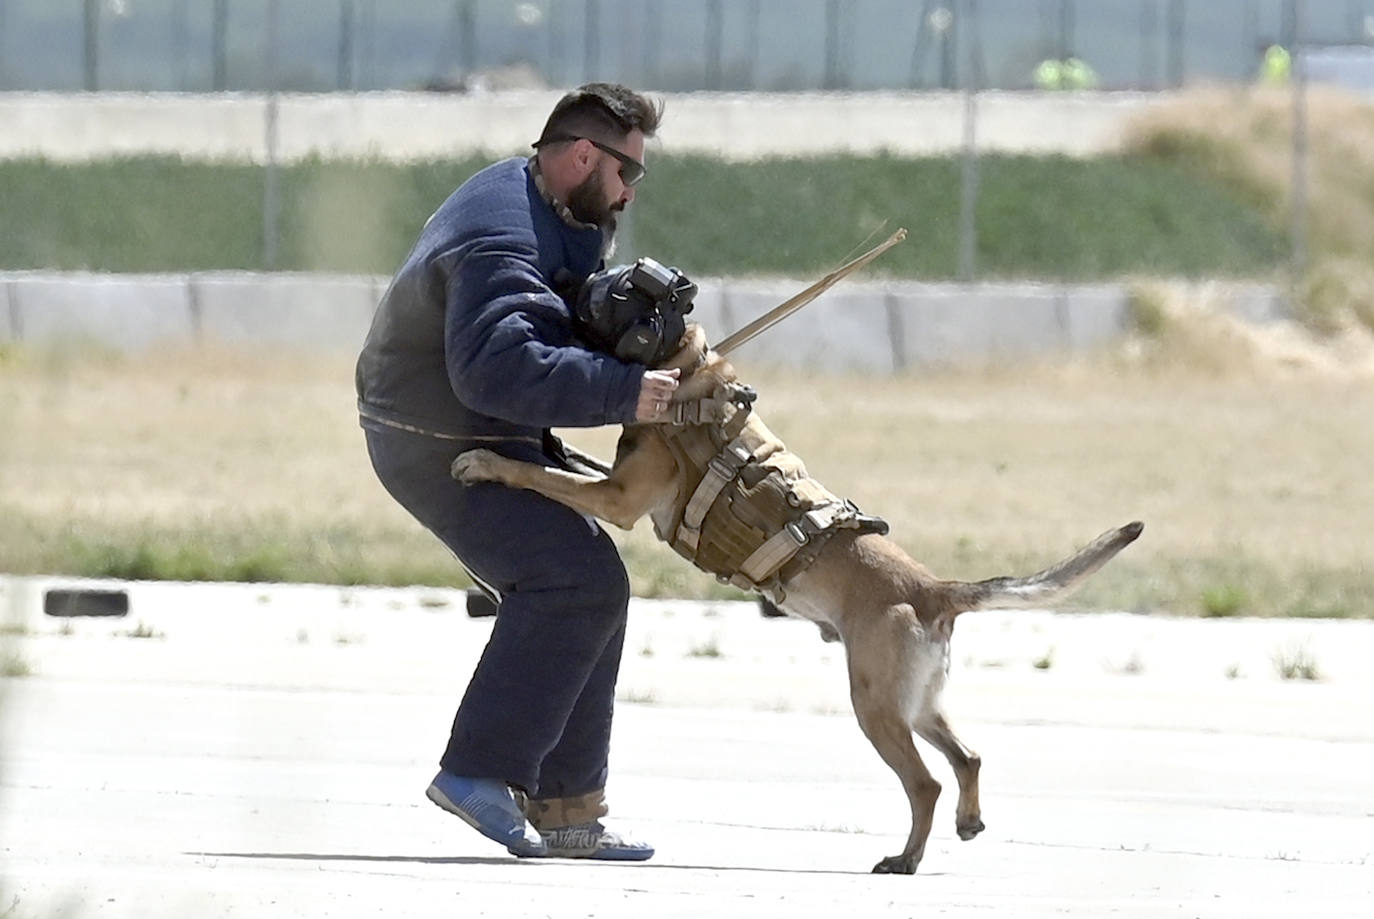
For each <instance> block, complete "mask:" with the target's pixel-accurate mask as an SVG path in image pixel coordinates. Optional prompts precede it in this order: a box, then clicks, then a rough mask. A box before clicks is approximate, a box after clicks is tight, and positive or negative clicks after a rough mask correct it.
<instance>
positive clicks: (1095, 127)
mask: <svg viewBox="0 0 1374 919" xmlns="http://www.w3.org/2000/svg"><path fill="white" fill-rule="evenodd" d="M558 96H559V93H557V92H542V91H541V92H536V91H511V92H501V93H484V94H473V95H453V94H449V95H441V94H435V93H403V92H387V93H356V94H331V95H283V96H281V97H279V99H278V103H277V141H276V151H277V153H276V155H277V157H278V158H279V159H280V160H283V161H291V160H296V159H300V158H302V157H306V156H310V155H312V154H317V155H320V156H324V157H374V156H375V157H380V158H385V159H395V160H413V159H424V158H435V157H443V156H452V155H461V154H465V153H470V152H487V153H492V154H505V153H510V152H513V151H517V150H528V148H529V143H530V142H531V141H532V140H534V138H535V137H536V136H537V135H538V133H539V129H540V128H541V127H542V126H543V124H544V120H545V119H546V118H547V117H548V113H549V111H550V110H551V109H552V108H553V104H554V102H555V101H557V99H558ZM663 98H664V101H665V103H666V105H667V110H666V112H667V114H666V116H665V118H664V121H663V127H662V130H661V131H660V132H659V137H658V139H657V140H656V141H654V142H653V145H652V146H651V148H650V149H651V155H652V150H653V149H655V148H657V149H661V150H664V151H670V152H673V153H686V152H693V153H705V154H711V155H715V156H721V157H726V158H733V159H748V158H755V157H760V156H768V155H786V156H809V155H818V154H824V153H833V152H841V151H852V152H858V153H872V152H877V151H880V150H887V151H890V152H893V153H898V154H908V155H930V154H938V153H947V152H949V151H952V150H958V149H960V146H961V144H962V142H963V136H964V97H963V96H962V95H959V94H957V93H948V92H921V93H915V92H911V93H888V92H866V93H792V94H776V95H775V94H768V95H752V94H736V93H684V94H667V95H664V96H663ZM1169 98H1170V97H1169V95H1168V94H1158V93H1151V94H1142V93H1083V94H1075V93H1049V94H1038V93H985V94H982V95H980V96H979V97H978V103H977V109H976V111H977V122H976V124H977V142H978V146H979V148H980V149H983V150H996V151H1007V152H1031V153H1064V154H1068V155H1073V156H1088V155H1093V154H1096V153H1101V152H1103V151H1107V150H1112V149H1115V148H1116V147H1117V145H1118V143H1119V141H1120V138H1121V135H1122V131H1123V129H1124V127H1125V125H1126V124H1127V122H1128V121H1129V120H1130V119H1131V118H1132V117H1134V116H1136V115H1137V114H1139V113H1140V112H1142V111H1144V110H1146V109H1147V108H1149V107H1151V106H1155V105H1159V104H1161V103H1162V102H1165V101H1168V99H1169ZM267 110H268V100H267V97H265V96H262V95H249V94H225V95H211V96H193V95H184V94H176V93H146V94H145V93H93V94H80V93H78V94H63V93H0V125H3V126H4V127H3V129H0V159H3V158H13V157H18V156H46V157H49V158H51V159H57V160H83V159H95V158H100V157H107V156H111V155H116V154H135V153H165V154H173V155H183V156H189V157H194V158H200V159H217V160H236V161H250V162H258V163H260V162H264V161H265V160H266V158H267V127H266V125H267Z"/></svg>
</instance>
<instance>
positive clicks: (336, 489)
mask: <svg viewBox="0 0 1374 919" xmlns="http://www.w3.org/2000/svg"><path fill="white" fill-rule="evenodd" d="M1164 313H1165V314H1166V315H1167V317H1168V318H1167V320H1166V321H1164V323H1163V326H1162V328H1161V329H1159V330H1157V334H1156V336H1155V337H1154V338H1152V339H1148V340H1140V341H1136V342H1133V343H1129V344H1128V345H1127V346H1124V347H1122V348H1121V349H1118V350H1117V351H1114V352H1112V353H1110V354H1103V355H1099V356H1096V357H1094V358H1091V359H1084V360H1077V361H1071V362H1068V363H1064V362H1059V363H1057V364H1055V365H1053V366H1050V365H1044V366H1033V365H1025V366H1020V367H1012V368H1001V369H999V370H994V371H980V372H973V371H967V372H959V373H942V374H939V375H928V374H917V373H914V374H911V375H907V376H901V377H881V378H873V377H858V376H855V377H846V378H826V379H824V380H820V381H815V380H807V379H804V378H802V377H801V376H799V375H796V374H789V373H782V372H765V371H762V370H752V369H751V368H747V367H746V368H741V369H742V371H743V373H744V375H745V377H746V378H747V379H748V380H749V382H751V383H753V384H755V385H756V387H757V388H758V389H759V391H760V393H761V397H760V401H759V405H758V407H759V410H760V411H761V412H762V413H763V415H764V417H765V418H766V419H767V421H768V424H769V426H770V427H772V428H773V430H774V431H776V432H777V433H778V434H779V435H780V436H782V437H783V438H784V439H785V440H786V441H787V442H788V444H789V446H791V447H792V448H793V449H794V450H796V451H797V452H798V453H799V454H800V455H802V456H803V457H805V459H806V461H807V464H808V467H809V468H810V470H811V471H812V473H813V474H815V475H816V476H817V477H818V478H820V479H821V480H822V481H824V482H825V483H826V484H827V485H828V486H829V487H830V488H831V489H832V490H834V491H836V492H837V493H839V494H841V495H844V496H846V497H849V498H852V499H853V500H854V501H856V502H857V503H858V504H859V505H860V507H862V508H863V509H865V510H866V511H869V512H872V513H877V514H881V515H882V516H884V517H886V518H887V519H888V521H889V522H890V523H891V524H892V530H893V536H894V538H896V539H897V540H898V541H899V542H900V543H901V544H903V545H904V546H905V547H906V548H907V549H908V550H909V551H911V552H912V553H913V554H914V555H916V556H917V557H918V558H921V559H923V560H925V561H926V562H927V563H928V564H930V566H931V567H932V568H933V569H934V570H935V571H936V572H937V573H940V574H943V575H947V576H953V577H986V576H991V575H996V574H1001V573H1005V572H1007V571H1009V570H1022V569H1028V568H1032V567H1038V566H1040V565H1042V564H1044V563H1046V562H1049V561H1052V560H1054V559H1056V558H1058V557H1060V556H1062V555H1063V554H1065V553H1067V552H1068V551H1069V550H1070V549H1072V548H1074V547H1075V546H1077V545H1080V544H1081V543H1082V542H1084V541H1086V540H1087V539H1089V538H1090V537H1092V536H1094V535H1096V534H1097V533H1098V532H1099V531H1101V530H1103V529H1106V528H1107V527H1109V526H1113V525H1116V524H1119V523H1124V522H1125V521H1127V520H1130V519H1134V518H1140V519H1142V520H1144V521H1145V522H1146V530H1145V535H1144V537H1143V538H1142V539H1141V541H1140V542H1139V543H1138V544H1136V545H1134V546H1132V547H1131V548H1130V549H1129V550H1128V551H1127V552H1126V553H1125V554H1124V555H1123V556H1122V557H1121V558H1120V559H1118V560H1117V561H1116V562H1114V563H1113V564H1112V565H1111V566H1109V567H1108V568H1107V569H1106V570H1104V571H1103V572H1102V574H1101V575H1099V576H1098V578H1097V579H1096V580H1094V581H1093V582H1092V584H1090V585H1089V587H1088V588H1087V589H1086V590H1085V592H1084V593H1083V594H1082V595H1081V602H1082V603H1083V604H1085V605H1092V606H1109V607H1113V608H1126V609H1142V610H1153V609H1169V610H1175V611H1179V612H1186V613H1201V612H1205V611H1206V610H1207V602H1208V601H1207V598H1208V597H1215V596H1218V595H1220V594H1227V595H1229V596H1238V597H1243V598H1244V600H1245V605H1243V606H1241V607H1240V608H1238V609H1234V610H1229V611H1228V612H1229V613H1234V614H1235V615H1252V614H1264V615H1273V614H1297V615H1358V616H1368V615H1371V614H1374V570H1371V568H1370V566H1369V560H1370V559H1371V558H1374V536H1371V534H1374V476H1371V475H1370V474H1369V457H1370V456H1374V424H1371V423H1370V419H1371V418H1374V372H1372V371H1371V370H1370V366H1371V365H1370V363H1369V357H1368V356H1369V354H1372V353H1374V348H1371V347H1369V346H1368V345H1367V344H1366V345H1365V346H1364V347H1363V348H1362V349H1361V348H1358V347H1357V346H1356V345H1355V344H1351V345H1350V347H1351V348H1352V349H1354V350H1356V351H1358V352H1359V353H1358V359H1356V358H1354V357H1351V356H1349V355H1347V356H1345V357H1342V356H1340V355H1339V354H1337V353H1336V352H1334V351H1333V349H1332V348H1331V347H1330V346H1319V345H1318V344H1315V343H1314V342H1312V341H1311V340H1308V339H1305V338H1303V337H1302V336H1301V335H1297V334H1296V333H1293V332H1291V331H1289V332H1284V333H1282V334H1279V333H1275V332H1271V333H1264V334H1261V333H1257V332H1255V331H1254V330H1253V329H1247V328H1246V327H1242V326H1239V325H1237V324H1235V323H1231V322H1228V321H1226V320H1222V319H1219V318H1217V317H1215V316H1212V315H1211V314H1208V313H1205V312H1202V311H1197V310H1192V311H1190V310H1189V309H1188V308H1184V307H1177V306H1173V305H1166V306H1165V307H1164ZM1285 336H1286V338H1285ZM1209 353H1211V354H1212V355H1213V357H1214V359H1213V360H1210V361H1200V360H1199V359H1198V355H1202V354H1209ZM0 430H4V431H5V432H6V433H5V437H4V439H3V441H0V513H3V514H4V515H5V517H6V519H7V525H6V526H5V527H4V528H3V530H0V570H8V571H18V572H25V571H53V570H71V568H72V567H74V566H78V563H79V562H80V561H81V560H80V559H74V558H73V557H72V556H71V554H70V553H71V551H72V550H71V549H70V546H72V545H86V546H89V545H90V544H92V543H93V542H100V541H101V540H104V541H105V542H106V543H113V544H118V543H121V542H129V541H138V540H150V539H154V538H165V537H167V534H171V537H170V538H181V539H193V540H196V541H199V542H200V543H202V544H203V545H205V546H208V547H209V551H211V552H214V553H219V554H220V555H221V556H223V555H233V554H234V553H242V552H246V551H252V550H253V548H254V547H255V546H259V545H261V544H271V545H274V546H280V547H281V551H282V552H283V553H286V554H287V555H290V556H291V557H293V558H297V557H299V558H304V559H306V560H307V562H306V568H305V570H306V572H307V574H306V575H305V576H306V577H308V578H311V579H320V580H337V581H341V582H350V581H359V580H361V581H390V582H395V581H398V580H399V581H406V580H407V579H413V580H414V581H416V582H429V583H433V582H435V581H436V580H442V579H444V578H448V577H453V578H455V579H456V578H457V575H456V566H454V565H453V563H452V562H451V561H450V560H449V558H448V557H447V554H446V552H445V550H444V549H443V548H442V547H441V546H439V544H438V543H437V541H435V540H433V539H432V538H431V537H430V536H429V535H428V534H426V533H425V532H423V531H422V530H421V529H420V528H419V527H418V526H417V525H415V524H414V523H413V522H411V521H410V519H409V518H408V517H407V516H406V515H405V514H404V512H402V511H401V510H400V509H399V508H397V507H396V506H395V505H394V504H393V503H392V502H391V501H390V499H389V498H388V497H387V496H386V494H385V493H384V492H383V491H382V489H381V487H380V486H379V485H378V484H377V482H376V481H375V479H374V478H373V476H372V474H371V471H370V469H369V468H368V464H367V459H366V456H365V453H364V449H363V444H362V437H361V433H360V431H359V430H358V427H357V422H356V418H355V414H354V407H353V395H352V388H351V362H350V361H348V360H342V359H304V358H301V357H300V356H299V355H271V354H254V355H251V356H249V355H243V354H227V353H220V354H217V353H194V354H193V353H183V354H162V355H158V356H157V357H156V358H150V359H148V360H141V361H130V360H127V359H121V358H117V357H113V356H109V355H105V356H102V355H100V354H92V353H89V352H84V353H81V354H67V355H62V354H28V353H21V354H11V355H10V356H9V357H8V358H7V359H0ZM615 433H616V432H615V431H614V430H611V429H607V430H599V431H581V432H565V434H567V435H568V437H569V439H570V440H572V441H573V442H574V443H577V444H579V445H581V446H583V447H584V448H589V449H591V450H593V451H594V452H597V453H598V454H600V455H610V454H611V452H612V450H613V443H614V437H615ZM150 534H152V535H150ZM620 540H621V543H622V546H623V547H624V549H625V551H626V554H627V557H628V559H629V561H630V566H631V570H632V573H633V575H634V581H635V588H636V591H637V592H638V593H640V594H641V595H676V596H702V595H711V594H715V595H719V594H720V592H721V591H722V590H723V588H720V587H718V586H717V585H716V584H715V583H714V581H713V580H712V579H710V578H709V577H707V576H706V575H703V574H700V573H698V572H696V571H695V570H693V569H692V568H690V566H688V565H687V564H686V563H685V562H683V561H681V560H680V559H678V558H677V557H676V556H673V555H672V554H671V553H669V552H668V551H667V550H666V549H664V548H663V547H662V546H661V545H659V544H658V543H656V542H655V541H654V539H653V536H652V532H651V530H650V528H649V527H648V525H647V524H646V523H641V524H640V526H639V527H638V528H637V529H636V530H635V531H633V532H632V533H629V534H624V535H623V536H621V537H620ZM291 570H295V569H291Z"/></svg>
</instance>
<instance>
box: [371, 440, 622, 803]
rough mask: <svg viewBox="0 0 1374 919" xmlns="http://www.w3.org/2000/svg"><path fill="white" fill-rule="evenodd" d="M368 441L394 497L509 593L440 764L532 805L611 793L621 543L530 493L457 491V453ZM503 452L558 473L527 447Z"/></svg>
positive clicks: (422, 443)
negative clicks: (499, 784)
mask: <svg viewBox="0 0 1374 919" xmlns="http://www.w3.org/2000/svg"><path fill="white" fill-rule="evenodd" d="M365 433H366V435H367V448H368V454H369V456H370V457H371V459H372V467H373V469H374V470H375V471H376V473H377V477H378V478H379V479H380V480H381V482H382V485H383V486H384V487H385V488H386V490H387V491H388V492H389V493H390V494H391V496H392V497H393V498H395V499H396V501H397V502H399V503H400V505H401V506H402V507H404V508H405V509H406V510H407V511H409V512H410V514H411V515H412V516H414V517H415V518H416V519H417V520H419V521H420V523H422V524H424V526H425V527H427V528H428V529H429V530H430V531H431V532H433V533H434V534H435V535H436V536H438V537H439V539H440V540H442V541H443V543H444V544H445V545H446V546H448V548H449V549H450V550H452V552H453V554H454V555H456V556H457V557H458V559H459V560H460V561H461V562H462V563H463V565H464V566H466V567H467V568H468V569H469V570H470V571H471V572H472V573H473V574H475V575H476V576H477V577H479V578H481V579H482V580H483V581H485V582H486V583H487V584H489V585H490V586H492V587H494V588H495V589H496V590H497V591H498V592H499V593H500V595H501V604H500V609H499V612H498V613H497V616H496V619H495V622H494V624H493V626H492V631H491V636H490V638H489V639H488V641H487V645H486V648H485V650H484V651H483V652H482V657H481V660H480V661H479V662H478V664H477V668H476V670H475V671H474V672H473V675H472V680H471V682H470V683H469V684H468V688H467V691H466V692H465V693H464V695H463V699H462V702H461V703H460V704H459V706H458V713H457V715H455V717H454V719H453V729H452V732H451V733H450V736H449V742H448V746H447V748H446V749H445V750H444V753H443V756H442V757H441V758H440V761H439V762H440V765H441V766H443V768H445V769H447V770H448V771H450V772H452V773H454V774H456V775H463V776H470V777H474V778H496V779H504V780H505V781H507V782H509V783H510V784H512V785H515V786H517V787H519V788H522V789H524V790H525V791H526V792H528V793H529V795H530V796H531V797H534V798H570V797H574V796H577V795H583V794H587V793H588V792H593V791H598V790H600V789H603V788H604V787H605V785H606V768H607V755H608V753H609V750H610V738H611V715H612V709H613V707H614V702H615V683H616V677H617V675H618V673H619V670H620V656H621V649H622V646H623V645H624V641H625V621H626V614H627V610H628V607H629V598H630V585H629V580H628V578H627V577H626V574H625V566H624V564H623V563H622V562H621V560H620V555H619V553H618V552H617V551H616V548H615V544H614V543H612V542H611V539H610V537H609V536H607V535H606V533H605V532H604V531H603V530H602V529H601V527H600V526H598V525H597V524H596V523H595V522H594V521H592V520H589V519H588V518H586V517H584V516H582V515H581V514H579V513H577V512H576V511H573V510H572V509H571V508H568V507H566V506H565V505H562V504H559V503H558V502H556V501H551V500H549V499H548V498H545V497H543V496H541V495H538V494H535V493H534V492H532V491H526V490H524V489H516V488H508V487H506V486H504V485H497V484H494V483H482V484H479V485H472V486H467V485H463V484H462V483H461V482H458V481H457V480H455V479H453V478H452V477H451V476H450V474H449V464H450V463H451V462H452V461H453V458H454V457H455V456H457V455H458V453H460V452H461V451H462V450H463V449H464V446H465V445H464V444H462V443H461V442H459V443H454V442H452V441H442V440H437V439H433V438H429V437H423V436H420V435H414V434H408V433H405V432H397V433H390V432H387V433H381V432H377V431H373V430H366V431H365ZM500 452H501V453H504V454H506V455H508V456H511V457H513V458H516V459H525V460H530V461H533V462H540V463H543V464H545V465H548V464H550V462H551V461H550V460H549V459H548V458H547V457H545V456H544V455H543V453H542V451H541V450H540V449H539V448H537V447H535V446H533V445H520V444H514V443H512V444H502V445H501V447H500ZM438 653H442V650H439V652H438Z"/></svg>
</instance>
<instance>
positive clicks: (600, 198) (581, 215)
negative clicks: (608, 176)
mask: <svg viewBox="0 0 1374 919" xmlns="http://www.w3.org/2000/svg"><path fill="white" fill-rule="evenodd" d="M568 210H569V211H571V212H572V215H573V216H574V217H576V218H577V219H578V220H580V221H582V222H583V223H591V224H595V225H596V226H599V227H601V232H602V234H603V235H604V236H605V237H606V245H607V246H610V244H611V241H612V240H613V239H615V227H616V215H617V214H618V213H620V211H621V210H623V206H622V205H621V204H620V202H619V201H617V202H615V203H607V201H606V183H604V182H602V181H601V173H600V172H592V174H591V175H589V176H587V177H586V178H585V179H583V180H582V184H580V185H578V186H577V187H576V188H574V189H573V190H572V191H571V192H570V193H569V194H568Z"/></svg>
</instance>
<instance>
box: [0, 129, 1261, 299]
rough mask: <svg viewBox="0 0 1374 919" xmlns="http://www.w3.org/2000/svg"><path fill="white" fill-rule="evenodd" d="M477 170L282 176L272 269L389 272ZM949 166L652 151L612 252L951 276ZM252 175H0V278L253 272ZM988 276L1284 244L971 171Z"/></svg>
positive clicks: (430, 167)
mask: <svg viewBox="0 0 1374 919" xmlns="http://www.w3.org/2000/svg"><path fill="white" fill-rule="evenodd" d="M486 162H487V160H486V159H483V158H476V157H468V158H465V159H460V160H452V161H433V162H425V163H416V164H392V163H385V162H380V161H324V160H319V159H312V160H308V161H304V162H301V163H297V164H292V165H288V166H284V167H282V169H281V171H280V174H279V175H280V181H279V189H280V213H281V219H280V224H279V227H280V236H279V246H278V257H277V262H276V264H275V266H274V267H276V268H279V269H292V270H323V271H339V272H355V273H376V274H389V273H390V272H391V271H393V270H394V269H395V267H396V265H397V264H399V262H400V261H401V260H402V259H403V258H404V256H405V253H406V252H407V251H408V250H409V248H410V246H411V244H412V243H413V241H414V239H415V237H416V235H417V234H418V232H419V230H420V227H421V226H422V225H423V224H424V221H425V219H426V218H427V217H428V216H429V215H430V214H431V213H432V212H433V211H434V210H435V208H437V207H438V206H439V204H440V203H442V201H443V200H444V198H445V197H447V196H448V194H449V193H450V192H451V191H452V190H453V189H454V188H455V187H457V186H458V185H459V184H460V183H461V182H462V181H463V180H465V179H466V178H467V177H468V176H470V175H471V174H472V173H473V172H475V171H476V170H477V169H479V168H481V167H482V166H483V165H485V163H486ZM959 168H960V167H959V162H958V160H957V158H953V157H930V158H900V157H895V156H888V155H880V156H863V157H859V156H843V157H840V156H834V157H823V158H817V159H778V158H771V159H763V160H758V161H753V162H741V163H727V162H722V161H720V160H716V159H709V158H706V157H699V156H671V155H668V156H657V157H655V158H654V161H653V178H652V179H651V180H650V181H649V182H648V183H646V184H645V186H644V187H643V188H642V189H641V196H640V197H639V198H638V200H637V202H636V205H635V207H634V209H633V211H632V212H631V214H630V217H629V218H628V219H629V221H630V222H629V223H627V232H626V247H625V250H626V251H622V253H621V255H622V256H630V255H635V254H646V255H653V256H655V257H657V258H660V259H662V260H666V261H669V262H672V263H673V264H676V265H679V266H681V267H682V268H683V270H685V271H687V272H688V273H689V274H695V275H703V276H704V275H713V274H731V275H778V274H784V275H807V276H809V275H811V274H815V273H816V272H818V271H821V270H824V269H828V268H831V267H834V266H835V265H836V264H838V263H839V262H840V261H841V260H842V259H843V258H844V257H845V256H846V255H847V254H851V253H852V252H853V251H854V250H855V248H856V247H857V246H859V245H860V244H861V242H862V241H864V240H865V239H868V238H870V236H871V237H873V241H876V240H877V239H878V238H881V235H885V233H886V232H890V231H891V230H892V229H894V228H895V227H897V226H906V227H907V228H908V229H909V230H910V233H911V236H910V239H909V240H908V242H907V243H906V244H905V245H903V246H899V247H897V248H896V249H894V250H893V251H892V252H890V253H889V254H887V255H885V256H884V257H883V259H882V260H881V262H880V263H878V264H876V265H875V266H874V269H873V270H874V271H875V272H876V273H878V274H886V275H890V276H893V277H906V278H950V277H953V276H954V275H955V273H956V271H957V244H958V232H957V226H958V214H959V187H960V183H959ZM263 185H264V172H263V170H262V169H261V168H258V167H254V166H251V165H242V164H225V163H221V164H216V163H205V162H197V161H189V160H183V159H180V158H176V157H165V156H160V157H130V158H124V159H115V160H108V161H101V162H94V163H55V162H50V161H46V160H39V159H29V160H14V161H8V162H3V163H0V212H3V213H6V214H23V215H25V219H23V220H6V221H4V222H3V223H2V224H0V268H7V269H60V270H79V269H89V270H94V271H111V272H153V271H205V270H214V269H263V268H266V267H268V266H266V265H265V264H264V263H263V255H262V253H263V217H262V213H263V212H262V202H263ZM979 186H980V198H979V204H978V215H977V216H978V249H977V257H978V265H979V269H980V274H981V275H982V276H984V277H1009V278H1012V277H1014V278H1023V277H1025V278H1055V279H1066V280H1070V279H1072V280H1095V279H1104V278H1109V277H1114V276H1117V275H1120V274H1135V273H1148V274H1163V275H1171V276H1180V275H1181V276H1201V275H1211V276H1215V275H1238V276H1251V275H1261V274H1265V273H1267V272H1268V271H1269V270H1270V268H1271V266H1272V265H1273V263H1274V260H1275V259H1277V258H1279V257H1281V255H1282V254H1283V251H1284V242H1283V235H1282V232H1281V230H1280V229H1278V228H1276V227H1275V226H1272V225H1271V224H1270V222H1269V220H1268V218H1267V217H1266V215H1265V213H1264V212H1263V211H1262V210H1261V209H1260V208H1259V207H1257V206H1256V205H1255V204H1254V202H1250V201H1247V199H1246V197H1245V196H1244V194H1242V193H1238V192H1237V191H1236V189H1235V188H1233V187H1231V186H1228V185H1225V184H1223V183H1220V182H1212V181H1208V180H1207V178H1206V177H1203V176H1198V175H1196V174H1195V173H1194V172H1192V171H1189V170H1188V169H1184V168H1176V167H1174V166H1171V165H1170V164H1168V163H1166V162H1160V161H1156V160H1151V159H1149V158H1148V157H1145V156H1140V155H1136V156H1130V157H1101V158H1097V159H1089V160H1079V159H1070V158H1067V157H1059V156H1053V157H1030V156H1007V155H997V156H993V155H989V156H987V157H985V158H983V159H982V160H981V162H980V165H979Z"/></svg>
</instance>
